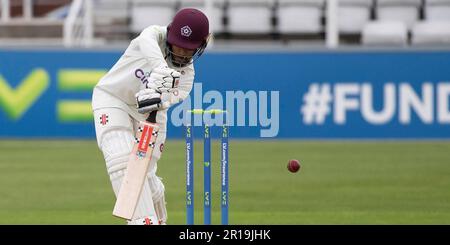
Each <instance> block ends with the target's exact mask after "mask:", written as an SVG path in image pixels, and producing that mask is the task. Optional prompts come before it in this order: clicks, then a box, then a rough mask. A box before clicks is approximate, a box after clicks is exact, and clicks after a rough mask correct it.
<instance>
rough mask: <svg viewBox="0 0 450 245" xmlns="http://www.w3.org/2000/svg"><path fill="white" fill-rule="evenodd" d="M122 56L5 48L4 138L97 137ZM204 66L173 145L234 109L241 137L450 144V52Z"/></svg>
mask: <svg viewBox="0 0 450 245" xmlns="http://www.w3.org/2000/svg"><path fill="white" fill-rule="evenodd" d="M120 55H121V52H120V51H68V50H53V51H49V50H46V51H37V50H0V124H1V128H0V137H8V138H15V137H18V138H24V137H34V138H41V137H44V138H93V137H95V132H94V127H93V120H94V119H93V116H92V112H91V107H90V99H91V95H92V88H93V86H95V84H96V82H97V81H98V79H99V78H100V77H101V76H102V75H103V74H104V73H105V72H106V71H107V70H108V69H109V68H110V67H112V65H113V64H114V63H115V62H116V61H117V59H118V58H119V57H120ZM195 67H196V78H195V84H194V87H193V90H192V92H191V94H190V96H189V97H188V98H187V99H186V100H185V101H184V102H183V103H180V104H178V105H176V106H174V107H173V108H171V109H170V111H169V115H168V118H169V122H168V137H169V138H181V137H183V136H184V133H183V132H184V129H183V127H182V124H183V122H185V121H186V120H185V118H184V115H185V114H184V113H183V111H185V110H188V109H191V108H203V109H226V110H227V111H228V123H229V125H230V126H231V129H230V134H231V137H232V138H299V139H301V138H304V139H308V138H326V139H333V138H369V139H370V138H373V139H383V138H400V139H416V138H418V139H421V138H422V139H428V138H444V139H449V138H450V51H408V52H396V51H383V52H369V51H352V52H345V51H329V52H300V51H299V52H289V53H288V52H248V53H242V52H239V53H237V52H234V53H214V52H210V53H207V54H205V55H204V56H202V57H201V58H200V59H199V60H198V61H197V62H196V65H195ZM203 121H205V122H208V123H209V124H214V122H216V120H215V119H214V118H209V116H208V115H205V116H204V118H202V116H201V115H199V116H195V118H194V123H195V125H201V124H202V122H203ZM219 121H220V120H219Z"/></svg>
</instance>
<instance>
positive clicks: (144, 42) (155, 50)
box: [137, 26, 167, 68]
mask: <svg viewBox="0 0 450 245" xmlns="http://www.w3.org/2000/svg"><path fill="white" fill-rule="evenodd" d="M164 36H165V33H164V32H163V31H162V30H161V27H160V26H149V27H147V28H145V29H144V30H143V31H142V32H141V34H140V35H139V37H138V38H137V41H138V45H139V49H140V51H141V53H142V55H143V56H144V57H145V58H146V59H147V60H148V61H149V63H150V65H151V66H152V68H156V67H161V66H167V62H166V60H165V59H164V56H163V54H162V52H161V48H160V47H159V44H158V43H159V42H162V41H163V40H164Z"/></svg>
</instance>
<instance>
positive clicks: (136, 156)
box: [113, 98, 160, 222]
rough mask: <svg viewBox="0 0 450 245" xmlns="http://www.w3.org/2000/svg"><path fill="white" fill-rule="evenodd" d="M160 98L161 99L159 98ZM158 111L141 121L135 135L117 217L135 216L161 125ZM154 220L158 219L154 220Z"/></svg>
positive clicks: (117, 203) (130, 217)
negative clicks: (158, 120)
mask: <svg viewBox="0 0 450 245" xmlns="http://www.w3.org/2000/svg"><path fill="white" fill-rule="evenodd" d="M158 100H159V101H160V99H159V98H158ZM144 103H145V102H144ZM153 103H154V101H153ZM144 106H146V105H145V104H143V105H138V107H144ZM156 112H157V111H152V112H151V113H150V115H149V117H148V118H147V120H146V121H145V122H140V123H139V127H138V130H137V132H136V135H135V139H136V143H135V144H134V146H133V150H132V152H131V154H130V158H129V160H128V165H127V172H126V174H125V176H124V178H123V181H122V185H121V186H120V190H119V195H118V196H117V200H116V204H115V206H114V210H113V215H114V216H116V217H119V218H123V219H127V220H131V219H132V218H133V214H134V211H135V209H136V205H137V203H138V201H139V198H140V195H141V192H142V187H143V185H144V181H145V180H146V178H147V170H148V166H149V163H150V160H151V156H152V153H153V148H154V146H155V142H156V138H157V136H158V130H159V126H158V125H157V124H156ZM152 212H153V211H152ZM154 222H158V221H157V220H154Z"/></svg>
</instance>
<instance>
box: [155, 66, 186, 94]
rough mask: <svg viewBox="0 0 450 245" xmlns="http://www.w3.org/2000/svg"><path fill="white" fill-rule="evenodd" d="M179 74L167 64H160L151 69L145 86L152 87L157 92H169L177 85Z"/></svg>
mask: <svg viewBox="0 0 450 245" xmlns="http://www.w3.org/2000/svg"><path fill="white" fill-rule="evenodd" d="M180 76H181V74H180V73H179V72H178V71H176V70H174V69H171V68H169V67H167V66H161V67H158V68H155V69H153V71H152V73H151V74H150V77H149V79H148V81H149V82H148V83H147V88H150V89H154V90H156V91H157V92H160V93H165V92H171V91H172V90H173V89H175V88H177V87H178V84H179V83H180Z"/></svg>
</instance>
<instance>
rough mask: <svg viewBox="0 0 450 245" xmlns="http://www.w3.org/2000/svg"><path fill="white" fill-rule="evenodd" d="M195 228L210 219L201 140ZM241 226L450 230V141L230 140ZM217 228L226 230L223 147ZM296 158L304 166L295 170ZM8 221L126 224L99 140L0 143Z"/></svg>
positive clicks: (176, 180)
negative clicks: (291, 168)
mask: <svg viewBox="0 0 450 245" xmlns="http://www.w3.org/2000/svg"><path fill="white" fill-rule="evenodd" d="M196 143H197V144H198V145H196V152H195V159H196V160H197V165H196V172H195V178H196V179H195V181H196V193H195V204H196V222H197V223H201V222H202V218H203V216H202V209H201V206H202V200H201V198H202V183H203V179H202V177H203V176H202V169H201V167H202V165H201V164H199V163H200V161H201V159H202V153H201V151H200V149H201V148H202V147H201V142H196ZM230 144H231V145H230V223H232V224H450V205H449V203H450V154H449V153H450V142H444V141H443V142H381V141H379V142H365V141H348V142H347V141H344V142H340V141H339V142H338V141H336V142H310V141H231V142H230ZM213 147H215V148H213V160H215V161H214V163H213V165H212V167H213V172H214V176H213V181H214V182H213V185H214V186H213V199H212V201H213V223H215V224H218V223H219V219H220V218H219V217H220V212H219V209H220V207H219V205H218V204H219V195H218V194H219V188H220V186H219V184H220V183H219V168H218V161H217V160H218V159H217V157H218V154H216V153H217V152H218V143H217V142H215V144H214V145H213ZM290 158H296V159H299V160H300V161H301V163H302V169H301V171H300V172H298V173H295V174H293V173H290V172H288V170H287V169H286V165H287V161H288V159H290ZM158 175H159V176H161V177H163V181H164V184H165V186H166V201H167V208H168V212H169V223H170V224H184V223H185V203H184V200H185V165H184V142H183V141H168V142H167V143H166V147H165V152H164V154H163V157H162V159H161V160H160V162H159V164H158ZM0 197H1V198H0V224H122V223H123V222H122V221H121V220H119V219H117V218H114V217H112V216H111V211H112V207H113V205H114V196H113V192H112V189H111V187H110V183H109V178H108V176H107V173H106V168H105V164H104V160H103V157H102V154H101V152H100V151H99V150H98V148H97V145H96V143H95V142H94V141H44V140H42V141H38V140H36V141H35V140H33V141H18V140H2V141H0Z"/></svg>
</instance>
